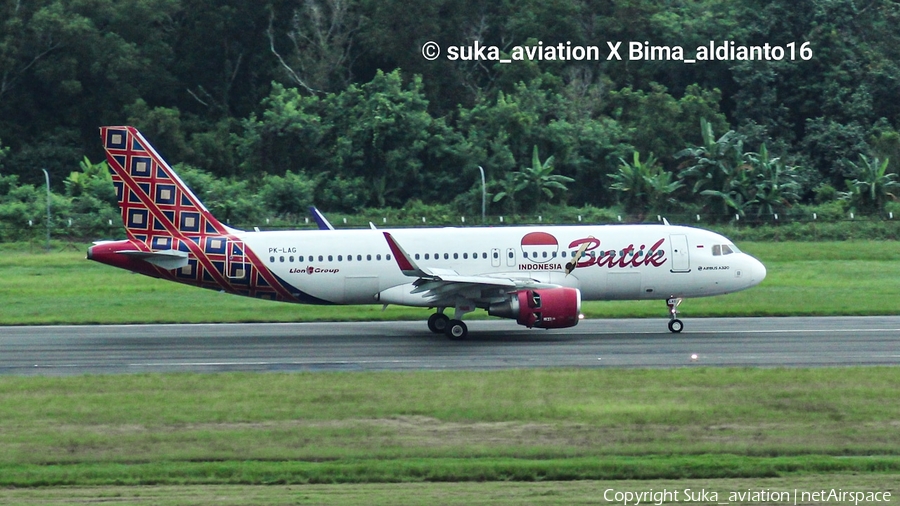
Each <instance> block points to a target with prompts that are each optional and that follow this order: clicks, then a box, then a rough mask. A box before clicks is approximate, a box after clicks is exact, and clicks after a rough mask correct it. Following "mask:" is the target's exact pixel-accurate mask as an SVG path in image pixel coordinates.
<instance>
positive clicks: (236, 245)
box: [225, 239, 247, 279]
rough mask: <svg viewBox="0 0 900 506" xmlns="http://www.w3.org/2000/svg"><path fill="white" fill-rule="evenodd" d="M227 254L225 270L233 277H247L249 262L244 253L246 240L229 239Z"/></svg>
mask: <svg viewBox="0 0 900 506" xmlns="http://www.w3.org/2000/svg"><path fill="white" fill-rule="evenodd" d="M225 251H226V255H225V272H226V273H227V274H228V277H229V278H231V279H244V278H246V277H247V262H246V256H245V255H244V241H234V240H231V239H229V240H228V245H227V248H226V250H225Z"/></svg>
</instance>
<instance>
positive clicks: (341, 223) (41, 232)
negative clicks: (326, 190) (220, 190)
mask: <svg viewBox="0 0 900 506" xmlns="http://www.w3.org/2000/svg"><path fill="white" fill-rule="evenodd" d="M326 216H327V218H328V219H329V220H330V222H331V224H332V225H333V226H334V228H336V229H360V228H370V227H372V226H373V225H374V226H375V227H376V228H410V227H484V226H486V227H498V226H513V225H532V226H541V225H616V224H635V223H643V224H652V223H664V221H665V222H668V223H670V224H672V225H686V226H693V227H699V228H705V229H711V230H714V231H717V232H720V233H722V234H724V235H726V236H727V237H729V238H731V239H733V240H735V241H780V240H799V241H839V240H864V239H871V240H900V215H895V214H894V213H893V212H891V211H887V212H885V213H884V214H881V215H874V216H873V215H858V214H856V213H852V212H848V213H846V214H844V215H835V214H834V213H830V214H828V215H826V216H820V215H818V214H817V213H805V214H799V213H789V214H787V215H777V214H772V215H763V216H756V215H754V216H738V215H731V216H729V217H725V216H721V215H709V214H707V215H702V214H696V213H692V214H689V215H688V214H684V213H669V214H665V215H663V214H655V213H654V214H652V215H644V216H633V215H625V214H619V213H617V212H615V211H610V210H608V209H589V210H588V212H586V213H584V214H579V213H578V212H577V211H575V212H566V213H554V214H553V215H549V216H545V215H541V214H528V215H526V214H521V215H514V216H510V215H487V216H485V217H484V220H483V221H482V217H481V216H480V215H477V216H470V215H451V214H438V215H434V214H432V215H429V216H421V215H413V214H410V213H407V212H404V211H403V210H402V209H398V210H393V209H391V210H379V212H372V213H363V214H359V215H351V214H341V213H335V214H328V213H326ZM228 225H229V226H232V227H234V228H237V229H240V230H254V229H256V230H292V229H299V230H314V229H316V228H317V225H316V222H315V220H314V219H313V218H312V217H311V216H310V217H306V216H303V217H299V216H297V217H280V218H268V219H265V220H263V221H261V222H259V223H234V224H233V223H228ZM50 237H51V238H52V239H54V240H55V241H58V242H59V241H61V242H64V243H65V242H68V243H73V244H85V243H90V242H92V241H96V240H104V239H121V238H124V237H125V231H124V229H123V227H122V224H121V222H120V221H118V220H115V219H111V218H108V217H104V218H103V219H102V220H100V219H98V217H97V216H74V217H72V218H64V217H54V218H53V219H52V220H51V224H50ZM46 238H47V221H46V218H45V219H42V220H34V219H32V220H27V221H26V220H16V221H14V222H10V221H9V220H2V219H0V242H5V243H9V242H29V243H35V244H41V243H42V242H44V241H46Z"/></svg>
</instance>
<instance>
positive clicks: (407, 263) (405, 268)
mask: <svg viewBox="0 0 900 506" xmlns="http://www.w3.org/2000/svg"><path fill="white" fill-rule="evenodd" d="M383 233H384V238H385V239H387V243H388V246H389V247H390V248H391V253H393V254H394V258H395V259H396V260H397V266H399V267H400V271H402V272H403V274H405V275H407V276H415V277H422V276H427V275H428V274H427V273H425V272H424V271H423V270H422V269H419V266H417V265H416V264H415V262H413V260H412V258H410V257H409V255H408V254H407V253H406V252H405V251H403V248H402V247H400V245H399V244H398V243H397V241H396V239H394V236H392V235H391V234H390V233H389V232H383Z"/></svg>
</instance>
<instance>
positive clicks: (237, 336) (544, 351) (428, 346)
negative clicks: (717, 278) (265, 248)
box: [0, 316, 900, 375]
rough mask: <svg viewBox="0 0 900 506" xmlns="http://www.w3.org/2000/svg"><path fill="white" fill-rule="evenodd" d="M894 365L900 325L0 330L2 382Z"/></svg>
mask: <svg viewBox="0 0 900 506" xmlns="http://www.w3.org/2000/svg"><path fill="white" fill-rule="evenodd" d="M852 365H900V316H879V317H828V318H816V317H810V318H694V319H687V320H685V330H684V332H683V333H681V334H671V333H669V332H668V330H667V329H666V320H665V319H626V320H603V319H600V320H585V321H583V322H581V323H580V324H579V325H578V326H576V327H573V328H570V329H561V330H537V329H526V328H523V327H520V326H518V325H516V324H515V323H514V322H512V321H500V320H483V321H480V320H473V321H470V322H469V336H468V338H467V339H466V340H464V341H452V340H449V339H447V338H446V337H444V336H442V335H436V334H432V333H430V332H429V331H428V330H427V328H426V325H425V322H424V321H421V322H360V323H290V324H278V323H265V324H208V325H207V324H200V325H100V326H93V325H85V326H41V327H0V374H18V375H68V374H105V373H141V372H171V371H195V372H218V371H367V370H368V371H374V370H442V369H451V370H454V369H458V370H464V369H468V370H484V369H505V368H532V367H696V366H716V367H721V366H750V367H818V366H852Z"/></svg>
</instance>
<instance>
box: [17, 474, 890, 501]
mask: <svg viewBox="0 0 900 506" xmlns="http://www.w3.org/2000/svg"><path fill="white" fill-rule="evenodd" d="M832 487H833V488H835V489H841V490H845V491H881V492H892V497H891V500H892V502H893V501H896V498H897V497H898V495H900V475H897V474H881V473H877V474H828V475H803V476H797V475H791V476H790V477H787V478H751V479H741V478H737V479H735V478H718V479H703V480H690V481H685V480H639V481H637V480H615V481H590V480H578V481H542V482H502V481H501V482H430V483H386V484H382V483H365V484H341V485H315V484H312V485H311V484H304V485H168V486H166V485H161V486H114V485H113V486H101V487H54V488H18V489H16V488H6V489H0V503H2V504H4V505H9V506H13V505H19V504H27V505H34V504H42V505H44V504H97V503H102V504H104V505H126V504H127V505H135V504H139V505H140V504H153V505H156V506H169V505H183V504H192V505H196V506H207V505H210V506H212V505H215V506H230V505H235V506H238V505H239V506H244V505H247V504H254V505H259V506H263V505H266V506H267V505H286V504H364V505H369V506H371V505H390V506H394V505H396V504H407V505H419V504H421V505H428V506H431V505H434V504H441V505H448V506H449V505H465V506H470V505H482V504H484V505H492V506H505V505H514V506H519V505H522V504H532V505H566V506H569V505H582V504H583V505H595V504H598V503H599V504H606V503H607V501H605V500H603V494H604V493H605V492H606V491H607V490H613V491H614V492H613V493H615V491H619V492H623V491H631V492H647V491H650V490H653V491H655V492H657V493H658V492H660V491H663V490H667V491H674V490H677V491H678V492H679V496H678V498H679V502H680V503H688V502H687V501H686V500H685V499H686V496H685V492H684V491H685V489H691V490H692V491H694V492H696V491H698V490H707V491H715V492H717V493H718V497H717V501H719V502H729V503H730V504H732V505H742V504H747V505H759V504H761V502H760V501H759V500H755V501H741V500H737V498H736V497H735V498H732V497H731V494H732V493H735V492H741V493H747V491H748V490H751V491H769V492H789V493H793V491H794V490H798V491H799V492H800V493H802V492H804V491H819V490H822V489H826V490H830V489H831V488H832ZM790 503H791V504H792V503H793V502H792V501H791V502H790ZM620 504H621V503H620ZM631 504H633V501H632V503H629V505H631ZM643 504H648V503H646V502H644V503H643ZM649 504H654V503H652V502H651V503H649ZM845 504H852V503H845ZM860 504H864V503H860Z"/></svg>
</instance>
